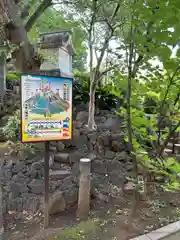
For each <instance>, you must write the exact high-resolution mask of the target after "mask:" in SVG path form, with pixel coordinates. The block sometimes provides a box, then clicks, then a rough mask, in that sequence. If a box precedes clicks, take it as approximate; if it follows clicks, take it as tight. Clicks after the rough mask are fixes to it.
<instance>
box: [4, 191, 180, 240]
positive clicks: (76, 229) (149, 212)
mask: <svg viewBox="0 0 180 240" xmlns="http://www.w3.org/2000/svg"><path fill="white" fill-rule="evenodd" d="M131 198H132V195H131V194H129V195H126V196H124V198H123V201H122V199H121V201H117V200H116V201H115V200H112V201H111V202H108V203H104V202H103V203H102V202H97V201H96V200H93V201H92V208H91V213H90V217H89V219H88V220H86V221H84V222H80V221H79V220H78V219H76V206H74V207H73V208H72V209H70V210H69V211H67V212H64V213H62V214H59V215H56V216H53V217H51V219H50V227H49V229H46V230H44V229H43V215H42V214H41V213H37V214H36V215H34V216H29V215H28V213H26V212H25V213H24V214H21V215H20V214H19V215H18V214H17V213H11V214H9V215H7V216H6V217H5V237H6V238H7V239H8V240H26V239H28V240H29V239H31V240H45V239H46V240H65V239H68V240H71V239H72V240H81V239H82V240H83V239H87V240H88V239H89V240H90V239H91V240H93V239H94V240H95V239H97V240H101V239H102V240H128V239H131V238H133V237H135V236H137V235H141V234H144V233H147V232H150V231H152V230H154V229H157V228H159V227H162V226H165V225H168V223H170V222H174V221H177V220H178V219H180V209H179V208H178V206H180V193H170V192H169V193H168V192H166V193H163V192H162V193H159V192H158V193H156V194H154V195H153V196H152V195H151V196H148V199H147V201H141V202H140V203H139V205H138V206H137V211H136V216H135V217H134V218H133V219H132V218H130V217H129V212H130V209H131V207H132V203H131ZM22 216H23V217H22ZM6 238H5V239H6Z"/></svg>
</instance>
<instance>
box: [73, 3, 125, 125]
mask: <svg viewBox="0 0 180 240" xmlns="http://www.w3.org/2000/svg"><path fill="white" fill-rule="evenodd" d="M120 3H121V1H119V0H115V1H112V0H109V1H106V2H102V1H99V0H92V1H83V0H78V1H76V4H74V5H72V6H73V9H72V8H71V10H69V12H71V13H74V14H76V15H77V17H78V19H79V21H81V24H82V27H83V28H84V29H85V31H86V34H87V47H88V49H89V72H90V94H89V95H90V101H89V119H88V128H89V129H96V124H95V121H94V113H95V91H96V87H97V85H98V82H99V80H100V79H101V77H102V76H103V74H104V72H103V73H102V72H101V67H102V64H103V61H104V58H105V56H106V53H107V50H108V47H109V44H110V42H111V40H113V38H114V36H115V35H116V31H117V30H118V29H119V28H120V27H121V24H120V23H119V22H118V23H117V18H118V15H119V11H120ZM109 70H112V66H110V69H106V70H105V71H106V72H108V71H109Z"/></svg>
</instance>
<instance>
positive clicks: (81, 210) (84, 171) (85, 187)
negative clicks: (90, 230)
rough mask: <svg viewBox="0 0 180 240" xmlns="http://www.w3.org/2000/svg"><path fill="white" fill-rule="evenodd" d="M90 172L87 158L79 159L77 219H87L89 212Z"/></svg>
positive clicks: (89, 161)
mask: <svg viewBox="0 0 180 240" xmlns="http://www.w3.org/2000/svg"><path fill="white" fill-rule="evenodd" d="M90 172H91V160H90V159H88V158H82V159H80V180H79V197H78V209H77V217H78V218H81V219H82V218H87V217H88V214H89V210H90Z"/></svg>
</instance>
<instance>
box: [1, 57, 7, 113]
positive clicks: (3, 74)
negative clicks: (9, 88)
mask: <svg viewBox="0 0 180 240" xmlns="http://www.w3.org/2000/svg"><path fill="white" fill-rule="evenodd" d="M5 88H6V55H5V54H4V53H3V52H2V53H1V54H0V114H1V111H2V110H3V109H4V95H5Z"/></svg>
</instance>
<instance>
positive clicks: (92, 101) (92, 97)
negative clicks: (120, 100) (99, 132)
mask: <svg viewBox="0 0 180 240" xmlns="http://www.w3.org/2000/svg"><path fill="white" fill-rule="evenodd" d="M95 91H96V88H95V87H94V81H91V82H90V94H89V98H90V99H89V118H88V128H89V129H90V130H94V129H96V124H95V120H94V114H95Z"/></svg>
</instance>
